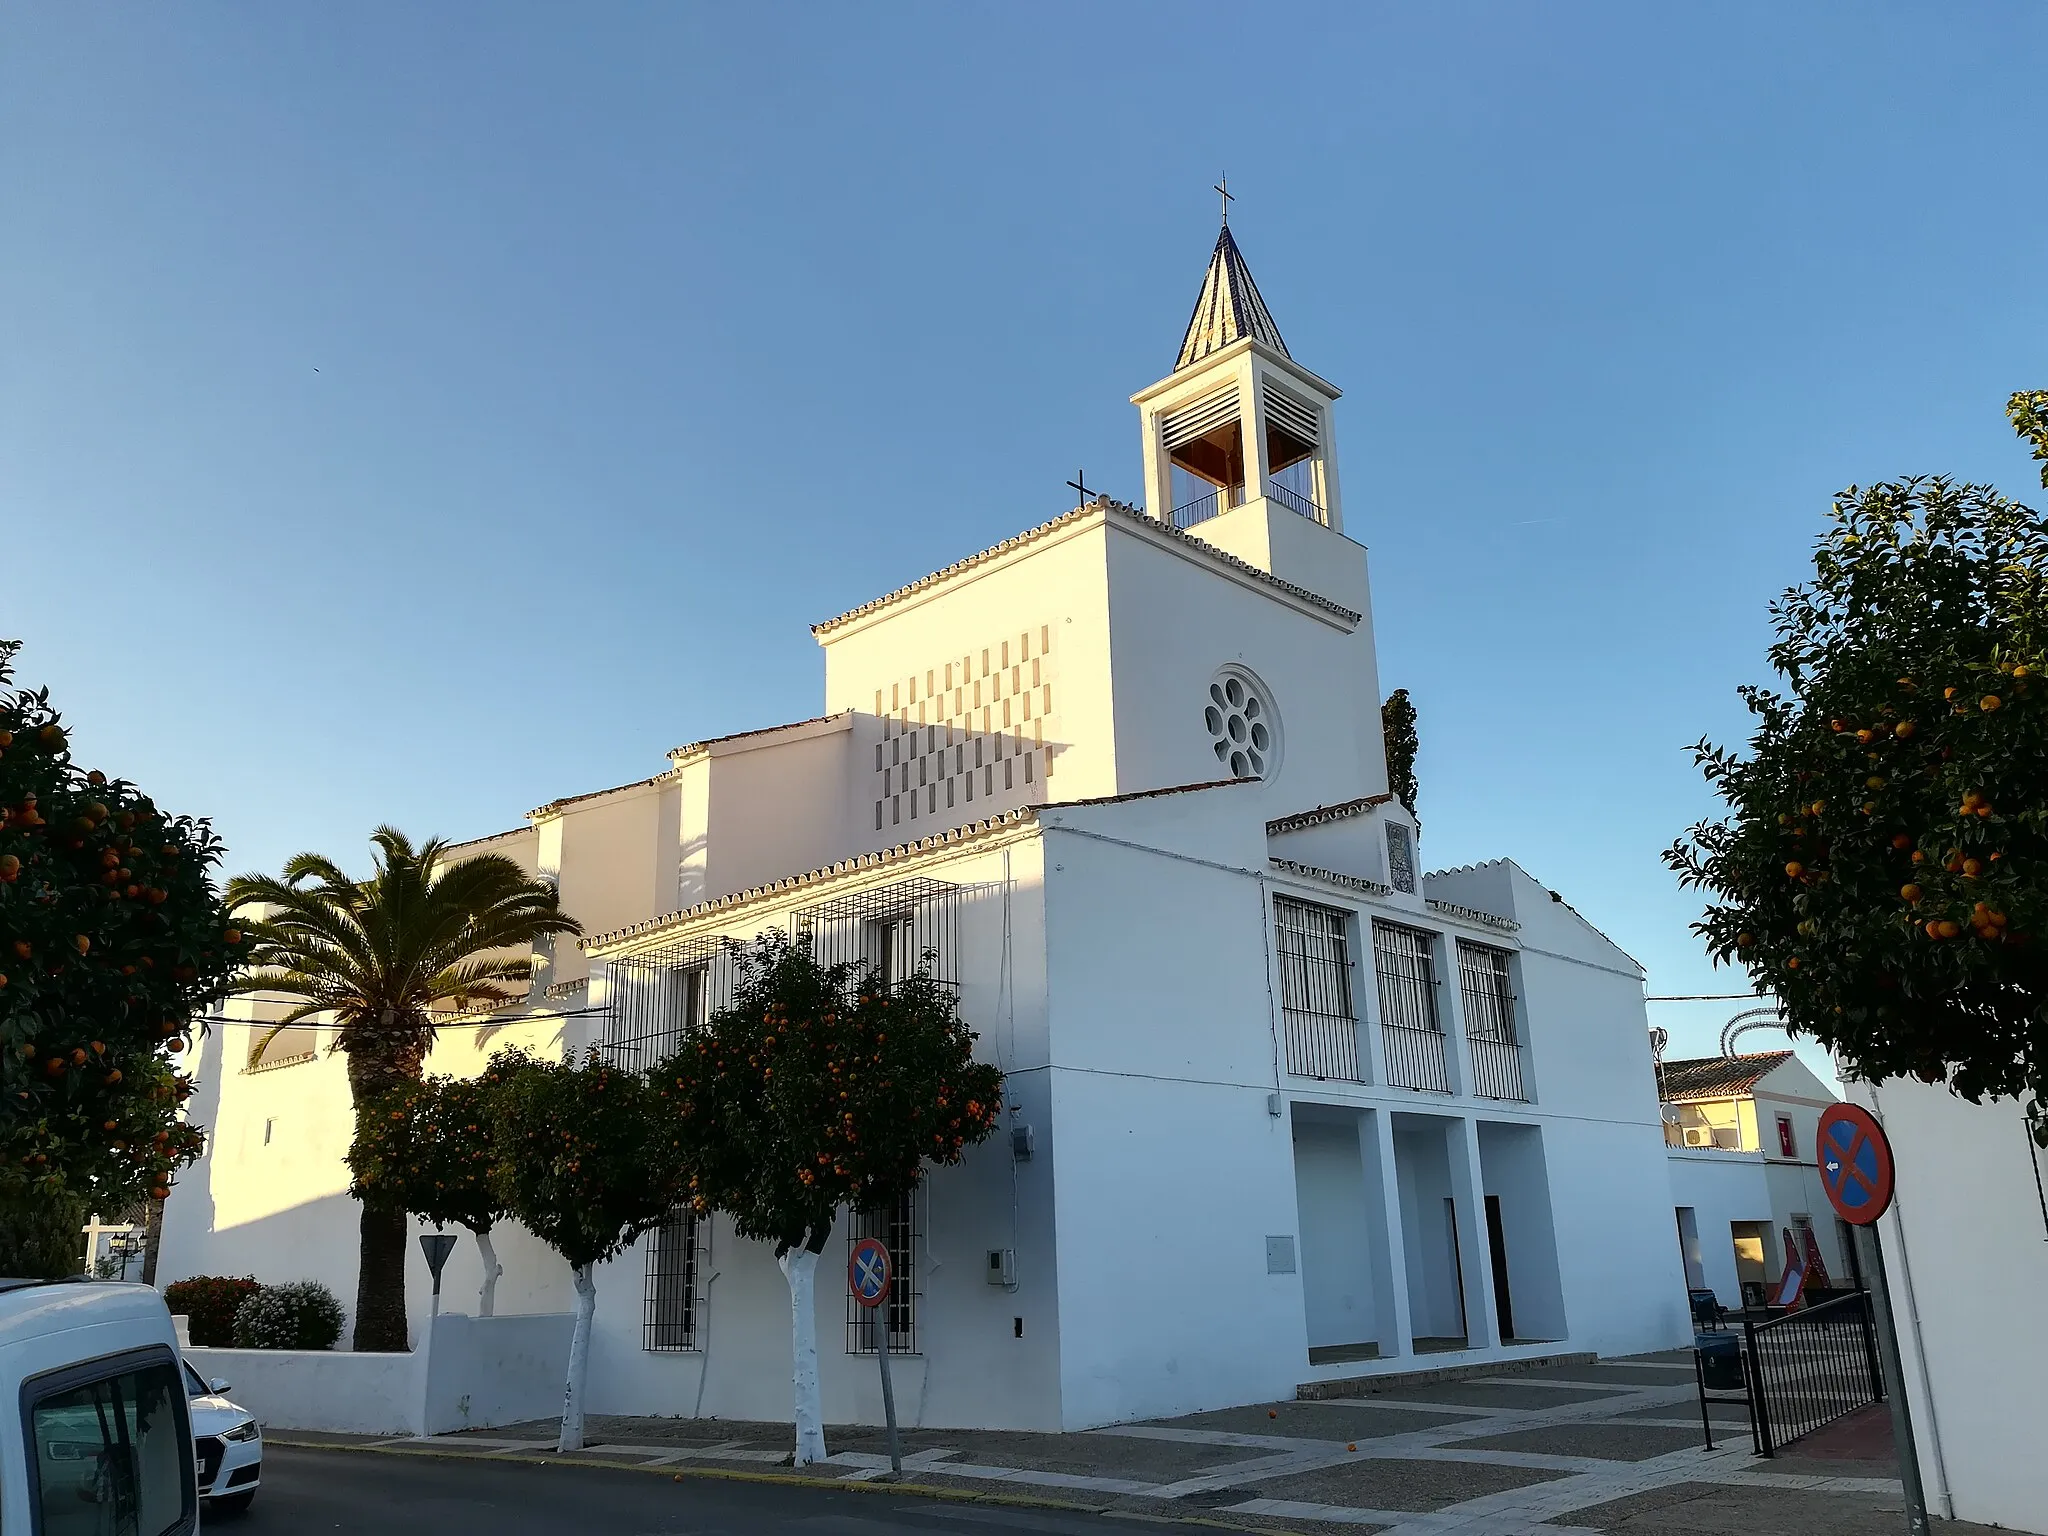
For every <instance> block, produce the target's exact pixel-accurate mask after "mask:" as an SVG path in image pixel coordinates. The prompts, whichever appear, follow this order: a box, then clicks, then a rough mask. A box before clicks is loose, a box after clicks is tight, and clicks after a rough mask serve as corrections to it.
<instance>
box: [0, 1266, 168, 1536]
mask: <svg viewBox="0 0 2048 1536" xmlns="http://www.w3.org/2000/svg"><path fill="white" fill-rule="evenodd" d="M184 1370H185V1367H184V1361H183V1360H182V1359H181V1358H180V1357H179V1354H178V1338H177V1334H176V1333H175V1332H173V1330H172V1328H171V1314H170V1311H169V1309H168V1308H166V1307H165V1306H164V1299H163V1297H162V1296H161V1295H160V1294H158V1293H157V1292H156V1291H154V1290H152V1289H151V1288H149V1287H148V1286H141V1285H111V1284H107V1283H105V1282H102V1281H67V1280H60V1281H54V1282H46V1281H36V1280H0V1530H4V1531H7V1532H9V1533H11V1536H25V1533H28V1532H31V1531H40V1532H43V1533H45V1536H97V1533H99V1532H103V1531H124V1532H129V1531H132V1532H134V1533H136V1536H190V1533H191V1532H192V1531H194V1530H196V1529H197V1527H198V1524H199V1498H198V1493H199V1489H198V1482H197V1478H196V1477H195V1476H194V1473H195V1471H196V1468H195V1467H194V1464H193V1443H192V1416H191V1410H190V1407H189V1405H188V1402H187V1396H186V1388H187V1386H188V1385H189V1383H188V1382H187V1380H186V1378H185V1374H184Z"/></svg>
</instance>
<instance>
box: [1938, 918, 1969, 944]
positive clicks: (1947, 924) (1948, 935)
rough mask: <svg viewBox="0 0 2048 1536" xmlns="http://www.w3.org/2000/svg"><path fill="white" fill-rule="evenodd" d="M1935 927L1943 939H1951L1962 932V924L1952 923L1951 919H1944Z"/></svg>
mask: <svg viewBox="0 0 2048 1536" xmlns="http://www.w3.org/2000/svg"><path fill="white" fill-rule="evenodd" d="M1936 926H1938V927H1939V928H1940V929H1941V936H1942V937H1943V938H1944V939H1952V938H1954V937H1955V936H1956V935H1957V934H1959V933H1961V932H1962V931H1963V928H1962V924H1960V923H1958V922H1956V921H1954V920H1953V919H1952V918H1946V917H1944V918H1943V919H1942V920H1941V922H1940V923H1939V924H1937V925H1936Z"/></svg>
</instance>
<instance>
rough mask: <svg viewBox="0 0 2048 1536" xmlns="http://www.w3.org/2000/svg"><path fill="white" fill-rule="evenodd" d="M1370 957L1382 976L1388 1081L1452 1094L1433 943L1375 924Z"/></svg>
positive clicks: (1414, 933)
mask: <svg viewBox="0 0 2048 1536" xmlns="http://www.w3.org/2000/svg"><path fill="white" fill-rule="evenodd" d="M1372 955H1373V970H1374V971H1375V973H1377V975H1378V978H1379V993H1380V1040H1381V1042H1382V1044H1383V1045H1384V1047H1385V1050H1386V1056H1387V1081H1388V1082H1389V1083H1390V1084H1392V1085H1393V1086H1394V1087H1396V1088H1420V1089H1423V1090H1425V1091H1426V1092H1430V1093H1449V1092H1450V1091H1451V1079H1450V1070H1449V1068H1448V1066H1447V1065H1446V1063H1445V1060H1444V1031H1443V1024H1442V1022H1441V1020H1440V1019H1439V1018H1438V1016H1437V1007H1436V953H1435V940H1434V939H1433V938H1432V937H1431V935H1429V934H1427V933H1424V932H1423V931H1422V930H1421V929H1419V928H1405V927H1402V926H1401V925H1400V924H1398V923H1380V922H1376V923H1374V924H1373V925H1372Z"/></svg>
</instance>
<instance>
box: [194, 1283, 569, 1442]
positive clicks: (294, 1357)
mask: <svg viewBox="0 0 2048 1536" xmlns="http://www.w3.org/2000/svg"><path fill="white" fill-rule="evenodd" d="M569 1328H570V1317H569V1314H568V1313H566V1312H548V1313H528V1314H523V1315H518V1316H512V1317H484V1318H476V1317H466V1316H464V1315H462V1314H461V1313H443V1314H442V1315H441V1316H440V1317H439V1318H437V1319H435V1321H434V1324H433V1330H432V1335H433V1336H432V1338H431V1340H430V1341H429V1344H428V1347H427V1348H426V1349H424V1350H414V1351H412V1352H410V1353H408V1354H402V1355H401V1354H368V1353H365V1354H356V1353H354V1352H352V1351H349V1350H329V1349H321V1350H307V1349H194V1348H187V1349H186V1350H185V1351H184V1355H185V1358H186V1359H187V1360H189V1361H190V1362H191V1363H192V1368H193V1369H194V1370H196V1371H197V1372H199V1374H200V1375H201V1376H203V1377H205V1378H206V1379H207V1380H208V1381H212V1380H215V1379H216V1378H220V1377H225V1378H226V1379H227V1381H228V1383H229V1389H228V1395H229V1396H230V1397H232V1398H233V1399H234V1401H236V1402H238V1403H240V1404H241V1405H242V1406H243V1407H244V1408H247V1409H248V1410H249V1411H250V1412H251V1413H252V1414H254V1415H255V1416H256V1422H257V1423H259V1424H261V1425H262V1426H263V1427H264V1428H265V1429H317V1430H328V1431H332V1432H336V1433H343V1434H369V1435H419V1434H429V1435H434V1434H443V1433H446V1432H447V1431H449V1430H456V1429H487V1428H490V1427H492V1426H493V1425H499V1424H515V1423H518V1422H519V1421H521V1420H523V1419H540V1418H547V1417H549V1416H551V1415H553V1414H557V1413H559V1412H560V1411H561V1405H562V1388H563V1384H564V1382H565V1380H566V1378H567V1373H568V1365H569Z"/></svg>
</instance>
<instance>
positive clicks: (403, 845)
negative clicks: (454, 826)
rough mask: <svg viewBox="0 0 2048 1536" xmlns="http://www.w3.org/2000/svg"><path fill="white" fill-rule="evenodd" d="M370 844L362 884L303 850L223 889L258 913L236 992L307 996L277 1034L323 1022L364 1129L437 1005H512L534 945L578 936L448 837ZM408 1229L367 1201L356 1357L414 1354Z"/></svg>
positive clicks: (530, 885) (414, 1068)
mask: <svg viewBox="0 0 2048 1536" xmlns="http://www.w3.org/2000/svg"><path fill="white" fill-rule="evenodd" d="M370 841H371V842H372V843H373V844H375V846H376V850H377V851H376V864H377V871H376V874H375V875H373V876H372V877H371V878H370V879H368V880H354V879H351V878H350V877H349V876H348V875H346V874H345V873H343V872H342V870H341V868H340V866H339V865H337V864H335V863H334V861H333V860H331V859H328V858H325V857H323V856H322V855H320V854H317V853H301V854H298V855H296V856H295V857H293V858H292V859H290V860H288V861H287V862H286V864H285V866H284V875H283V878H281V879H280V878H277V877H274V876H271V875H241V876H238V877H236V878H235V879H233V880H230V881H229V882H228V901H229V904H230V905H231V906H232V907H234V908H236V909H237V910H240V909H244V908H247V909H251V913H250V915H249V916H248V917H246V918H245V919H244V921H243V926H244V927H245V928H246V929H247V930H248V931H249V933H250V934H251V935H252V936H253V941H254V944H253V949H252V951H251V956H250V967H251V969H250V970H249V971H248V972H247V973H245V974H244V975H243V976H242V978H241V979H240V980H239V981H238V982H237V983H236V990H237V991H238V992H245V993H246V992H270V993H283V994H285V995H286V996H289V997H294V998H297V999H299V1001H298V1002H297V1003H296V1004H295V1005H294V1006H293V1007H292V1009H291V1010H290V1011H289V1012H288V1013H286V1014H285V1015H284V1017H283V1018H281V1019H279V1020H278V1021H277V1024H276V1028H277V1029H283V1028H285V1027H287V1026H289V1025H291V1024H295V1023H298V1022H300V1021H301V1020H304V1019H308V1018H312V1017H314V1016H316V1015H322V1014H324V1015H328V1016H329V1018H330V1020H331V1022H332V1024H333V1025H334V1027H335V1030H336V1036H335V1045H336V1047H337V1048H338V1049H340V1050H341V1051H342V1052H343V1053H344V1054H345V1055H346V1056H347V1058H348V1085H349V1093H350V1095H351V1097H352V1098H353V1100H354V1103H355V1111H356V1117H357V1120H358V1121H359V1122H360V1120H361V1118H362V1116H363V1114H364V1111H365V1109H366V1107H367V1106H368V1105H370V1104H372V1103H374V1102H375V1101H376V1100H377V1099H378V1098H379V1097H380V1096H381V1095H383V1094H385V1093H388V1092H390V1091H391V1090H392V1089H393V1088H396V1087H398V1086H400V1085H401V1084H403V1083H405V1082H408V1081H416V1080H418V1079H419V1077H420V1076H421V1072H422V1067H423V1064H424V1062H425V1060H426V1055H427V1051H428V1049H429V1048H430V1047H431V1046H432V1045H433V1043H434V1018H433V1014H432V1012H431V1011H430V1010H431V1009H432V1007H433V1005H434V1004H435V1003H439V1002H447V1001H453V1002H454V1003H456V1004H457V1005H458V1006H460V1005H463V1004H467V1003H472V1002H485V1003H496V1002H505V1001H508V1000H510V999H511V998H513V997H514V996H516V995H517V994H516V993H515V992H514V991H513V990H511V988H510V987H509V986H508V985H507V983H512V982H523V981H529V980H531V979H532V976H533V960H532V957H531V950H532V944H533V941H534V940H536V939H538V938H541V937H542V936H544V935H547V934H556V933H581V932H582V931H583V929H582V925H581V924H579V923H578V922H577V921H576V919H574V918H573V917H570V916H569V915H568V914H567V913H565V912H563V911H562V910H561V907H560V905H559V904H558V901H557V896H556V891H555V887H554V884H553V882H552V881H548V880H543V879H535V878H533V877H532V876H530V875H528V874H527V873H526V871H525V870H523V869H521V868H520V867H519V865H517V864H516V863H514V862H513V861H512V860H510V859H508V858H506V857H504V856H503V855H502V854H495V853H483V854H476V855H473V856H471V857H468V858H457V859H451V858H450V857H449V849H448V845H447V844H446V843H445V842H443V841H442V840H441V839H439V838H429V839H428V840H427V841H426V842H424V843H422V844H420V846H419V847H417V848H415V847H414V846H413V845H412V840H411V839H410V838H408V837H406V835H405V834H404V833H402V832H400V831H398V830H397V829H396V828H395V827H379V828H378V829H377V830H376V831H375V832H373V833H372V834H371V835H370ZM508 950H509V951H514V952H515V953H511V954H508V953H506V951H508ZM519 951H524V952H523V953H519ZM273 1033H274V1031H273ZM405 1228H406V1221H405V1212H404V1210H402V1209H400V1208H398V1207H395V1206H388V1205H386V1204H384V1203H382V1202H375V1201H367V1200H366V1201H365V1202H364V1203H363V1210H362V1229H361V1232H362V1239H361V1248H360V1259H359V1268H358V1270H357V1275H356V1317H355V1347H356V1348H357V1349H364V1350H403V1349H405V1348H407V1347H408V1345H407V1340H406V1330H405Z"/></svg>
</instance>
